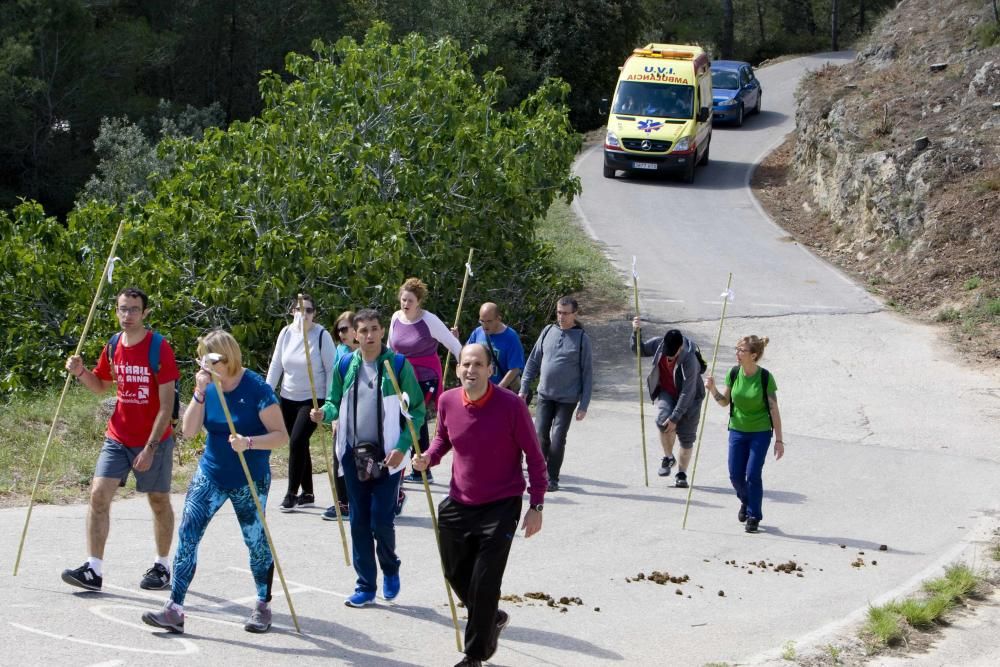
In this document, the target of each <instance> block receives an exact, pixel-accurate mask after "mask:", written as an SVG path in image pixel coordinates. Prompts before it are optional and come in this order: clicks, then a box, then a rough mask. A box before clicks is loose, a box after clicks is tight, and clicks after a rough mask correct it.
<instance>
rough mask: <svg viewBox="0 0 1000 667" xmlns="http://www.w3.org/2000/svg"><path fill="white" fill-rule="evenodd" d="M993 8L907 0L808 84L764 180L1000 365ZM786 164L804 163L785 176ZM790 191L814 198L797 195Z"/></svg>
mask: <svg viewBox="0 0 1000 667" xmlns="http://www.w3.org/2000/svg"><path fill="white" fill-rule="evenodd" d="M993 12H994V8H993V4H992V0H903V1H902V2H900V3H899V5H898V6H897V7H896V8H895V9H894V10H893V11H891V12H890V13H889V14H887V15H886V16H885V18H884V19H883V20H882V21H881V23H880V24H879V25H878V26H877V27H876V28H875V30H874V31H873V33H872V35H871V36H870V37H869V38H868V39H867V40H866V42H865V43H864V44H861V45H859V47H858V56H857V57H856V59H855V60H854V61H853V62H851V63H849V64H847V65H844V66H842V67H827V68H825V69H823V70H821V71H819V72H816V73H815V74H814V75H813V76H811V77H809V78H808V79H806V80H805V81H804V82H803V84H802V86H801V88H800V90H799V105H798V109H797V112H796V132H795V136H794V139H793V140H792V143H791V144H789V145H786V146H785V147H784V148H783V150H782V151H779V154H778V155H776V156H775V158H774V159H773V160H771V162H770V163H766V164H765V165H764V167H762V169H761V170H760V174H759V176H758V179H757V181H758V183H757V185H758V186H759V189H760V188H763V189H764V190H765V192H763V193H762V199H763V200H764V201H765V204H767V203H768V202H769V201H771V202H775V201H777V202H779V203H778V204H777V205H776V206H775V207H772V212H773V213H774V214H775V217H776V218H777V219H778V220H779V222H782V224H786V226H788V227H789V228H790V229H791V230H792V231H793V232H794V233H796V234H797V236H799V237H800V239H801V240H803V241H804V242H806V243H808V244H810V245H813V246H814V247H816V248H817V249H818V250H819V251H820V252H822V253H825V254H827V255H828V256H829V257H831V259H833V260H834V261H836V262H838V263H840V264H841V265H843V266H844V267H845V268H847V269H848V270H850V271H853V272H855V273H856V274H858V275H859V277H861V278H862V279H863V280H864V281H865V282H866V283H867V284H868V285H869V287H870V288H871V289H872V291H874V292H877V293H880V294H882V295H883V296H884V298H885V299H886V300H887V302H888V303H889V304H890V305H895V306H899V307H900V308H903V309H905V310H907V311H909V312H912V313H915V314H919V315H923V316H925V317H928V318H929V319H934V320H937V321H943V322H951V323H952V324H953V326H954V329H953V330H954V332H955V333H956V335H959V336H961V338H962V340H963V341H970V340H971V341H973V342H974V346H973V347H974V348H975V350H974V354H973V356H976V357H979V358H980V359H983V358H984V357H985V358H988V359H993V360H996V359H1000V45H998V39H997V35H998V33H1000V28H998V26H997V24H996V23H995V17H994V13H993ZM782 161H784V163H785V164H784V165H782V164H781V163H782ZM783 166H785V167H788V166H790V171H784V172H783V173H781V172H782V167H783ZM768 189H771V190H772V191H771V192H770V193H768V192H766V191H767V190H768ZM779 189H784V190H785V191H784V192H781V193H779V192H777V190H779ZM788 190H797V191H798V192H799V194H801V195H805V197H804V198H801V197H800V198H795V197H792V198H789V195H791V194H792V193H791V192H788ZM782 201H783V202H785V203H784V204H782V203H780V202H782ZM787 202H800V203H801V202H805V203H804V204H801V206H802V208H801V209H799V208H798V205H796V204H788V203H787ZM810 202H811V203H810ZM774 208H777V210H774Z"/></svg>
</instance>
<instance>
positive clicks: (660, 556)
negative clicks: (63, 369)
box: [0, 58, 1000, 667]
mask: <svg viewBox="0 0 1000 667" xmlns="http://www.w3.org/2000/svg"><path fill="white" fill-rule="evenodd" d="M822 62H823V59H818V58H810V59H802V60H796V61H790V62H787V63H782V64H780V65H776V66H773V67H770V68H767V69H765V70H763V71H761V72H760V77H761V79H762V81H763V83H764V90H765V97H764V105H765V110H766V112H765V113H764V114H762V115H761V116H760V117H759V118H750V119H749V120H748V123H747V125H746V127H745V128H744V129H742V130H739V131H737V130H725V129H722V128H719V129H718V131H717V132H716V134H715V144H714V145H713V147H712V158H713V164H712V165H711V166H710V167H709V168H708V169H706V170H704V171H702V172H701V173H699V174H698V181H697V183H696V184H695V185H694V186H685V185H683V184H681V183H679V182H656V181H648V180H624V179H619V180H615V181H606V180H604V179H603V178H602V177H601V175H600V163H599V154H598V153H596V152H595V153H587V154H585V155H583V156H582V157H581V159H580V162H579V165H578V167H579V172H580V174H581V177H582V178H583V182H584V195H583V197H581V199H580V206H579V209H580V211H581V212H582V213H583V214H584V215H585V217H586V220H587V222H588V224H589V225H590V227H591V229H592V230H593V231H594V232H595V233H596V235H597V236H598V237H599V238H600V239H601V240H603V241H604V242H606V243H607V244H608V245H609V248H610V250H611V253H612V255H613V257H614V258H615V259H616V261H617V263H618V265H619V267H620V268H621V269H622V270H623V272H624V271H627V270H628V264H629V263H630V259H631V256H632V255H637V256H638V257H639V270H640V276H641V280H642V285H643V294H642V299H643V312H644V315H645V316H647V317H648V318H650V319H651V320H653V321H654V322H656V323H657V324H655V325H654V328H656V329H657V330H661V329H662V328H663V327H665V326H666V324H667V323H674V322H682V323H683V324H682V325H681V326H682V327H683V328H684V329H685V330H686V331H688V332H689V333H690V334H691V335H693V336H694V337H695V338H696V339H697V340H698V341H699V342H700V343H701V345H702V348H703V349H705V350H709V351H710V350H711V349H712V343H713V341H714V337H715V331H716V327H717V324H718V323H717V320H716V318H717V314H716V313H717V312H718V310H719V304H718V301H719V297H718V295H719V293H720V292H721V291H722V288H723V287H724V285H725V277H726V272H727V271H730V270H731V271H733V272H734V273H735V275H736V278H735V292H736V301H735V303H734V304H733V312H734V313H735V315H736V317H735V318H734V319H732V320H729V321H727V325H726V330H725V333H724V336H723V341H724V345H723V347H722V352H721V354H720V361H719V363H720V366H721V367H724V368H725V367H728V366H729V365H730V364H732V363H733V359H732V353H731V349H732V343H733V341H734V339H735V337H736V336H737V335H738V334H740V333H743V332H755V333H758V334H762V335H768V336H770V337H771V338H772V340H773V343H772V346H771V348H769V349H768V354H767V365H768V367H769V368H770V369H771V370H772V371H773V372H774V374H775V377H776V378H777V381H778V383H779V387H780V390H779V395H780V400H781V405H782V413H783V416H784V419H785V439H786V441H787V442H788V451H787V454H786V457H785V459H784V460H782V461H781V462H779V463H777V464H775V463H773V462H769V463H768V464H767V466H766V468H765V484H766V486H767V489H768V490H767V493H766V501H765V502H766V504H765V518H764V522H763V524H762V526H763V532H761V533H760V534H758V535H746V534H745V533H743V531H742V527H741V525H740V524H738V523H737V521H736V510H737V503H736V502H735V501H734V499H733V497H732V495H731V492H730V491H729V489H728V479H727V473H726V468H725V416H726V415H725V412H724V411H723V410H720V409H717V408H715V407H712V408H711V409H710V410H709V413H708V421H707V424H706V427H705V439H704V444H703V447H702V452H701V461H700V463H699V468H698V472H697V483H698V488H697V489H696V490H695V492H694V496H693V503H692V506H691V514H690V518H689V524H688V529H687V530H681V520H682V516H683V510H684V498H685V494H684V493H683V492H680V491H679V490H677V489H674V488H672V487H671V486H670V485H669V482H670V481H671V480H663V479H661V478H658V477H656V476H655V468H656V462H657V459H658V456H657V452H656V449H657V447H656V444H655V442H654V440H653V439H652V438H653V437H654V435H655V434H654V432H653V429H652V426H651V419H650V418H649V415H648V411H647V420H648V421H649V422H650V424H649V425H648V426H647V436H648V438H649V468H650V475H651V480H650V486H649V487H648V488H647V487H645V486H644V485H643V474H642V467H641V465H642V464H641V448H640V436H639V428H638V414H639V408H638V405H637V402H636V394H637V391H638V390H637V381H636V376H635V370H634V369H635V365H634V364H635V360H634V358H633V357H631V356H630V355H629V354H628V352H627V348H626V344H627V343H626V341H627V335H628V331H629V325H628V323H627V322H626V321H624V320H623V321H620V322H615V323H612V324H610V325H606V326H600V327H597V326H595V327H592V328H591V329H590V330H591V333H592V334H593V335H594V336H595V338H596V339H597V350H598V355H599V356H598V364H597V366H598V374H599V391H598V394H597V397H596V399H595V401H594V402H593V404H592V406H591V410H590V412H589V414H588V416H587V419H586V421H584V422H582V423H579V424H575V425H574V426H573V428H572V430H571V432H570V444H569V451H568V454H567V459H566V464H565V466H564V471H563V480H562V481H563V485H564V487H565V488H564V490H562V491H560V492H558V493H556V494H551V495H550V496H549V497H548V498H547V499H546V510H545V526H544V529H543V531H542V532H541V534H539V535H538V536H537V537H535V538H532V539H531V540H523V539H518V540H516V542H515V545H514V549H513V551H512V555H511V560H510V565H509V567H508V570H507V576H506V578H505V581H504V592H505V593H506V594H516V595H520V596H523V595H524V594H525V593H527V592H542V593H547V594H550V595H552V596H554V597H556V598H559V597H561V596H568V597H579V598H581V599H582V601H583V604H582V605H570V606H568V607H565V611H563V610H562V609H563V607H559V606H557V607H555V608H553V607H549V606H547V605H544V604H539V603H534V602H506V603H504V604H505V608H507V609H508V610H509V611H510V613H511V617H512V622H511V626H510V627H509V628H508V629H507V630H506V631H505V633H504V636H503V638H502V641H501V647H500V650H499V651H498V653H497V655H496V656H495V659H494V660H493V661H492V662H491V664H493V665H566V666H573V667H576V666H579V665H605V664H620V665H654V664H655V665H660V664H670V665H701V664H704V663H705V662H709V661H728V662H730V663H733V662H743V661H748V660H755V659H761V658H767V657H768V656H773V655H775V652H774V651H775V649H776V648H780V646H781V645H782V644H783V643H784V642H785V641H787V640H797V641H799V643H800V646H802V647H804V646H805V645H806V644H807V643H808V642H809V641H821V640H822V639H821V638H823V637H826V636H828V633H830V632H834V631H836V629H837V628H838V627H839V626H840V625H842V624H843V622H844V619H850V618H852V617H856V615H857V614H858V613H860V611H863V609H864V608H865V607H866V605H867V604H868V603H869V602H870V601H878V600H879V599H881V598H883V597H885V596H887V595H891V594H893V593H894V592H896V591H900V590H905V589H906V588H907V587H912V586H913V585H914V583H915V582H916V581H917V580H919V577H921V576H923V575H926V574H936V573H937V572H938V569H939V568H940V565H941V564H942V563H946V562H948V561H950V560H951V559H953V558H956V557H958V556H959V555H961V554H963V553H969V550H970V549H971V550H974V549H975V548H976V547H975V545H974V544H973V542H972V540H974V539H977V538H979V537H981V536H982V535H983V534H985V533H984V532H983V531H986V530H988V529H989V528H991V527H992V526H993V525H995V522H996V516H997V511H998V509H1000V506H998V501H1000V499H998V497H997V494H996V489H997V487H998V483H997V480H1000V448H998V447H997V445H998V444H1000V443H998V435H997V434H998V433H1000V377H997V376H996V375H992V376H988V375H984V374H981V373H977V372H974V371H970V370H968V369H965V368H962V367H961V366H959V365H958V364H957V363H956V361H955V360H954V358H953V355H952V354H951V352H950V351H949V347H948V346H947V345H945V344H943V343H941V342H939V340H938V338H937V332H936V331H934V330H932V329H929V328H925V327H921V326H918V325H914V324H912V323H910V322H907V321H905V320H903V319H901V318H899V317H897V316H896V315H895V314H893V313H891V312H887V311H885V310H883V309H882V308H880V307H879V305H878V304H877V303H876V302H874V301H872V300H871V299H870V298H869V297H868V296H866V295H865V294H864V293H863V291H861V290H859V289H858V288H856V287H854V286H852V285H851V284H850V283H849V282H848V281H846V280H844V279H843V278H842V277H840V276H839V274H837V273H836V272H835V271H833V270H832V269H830V268H829V267H827V266H826V265H824V264H823V263H821V262H819V261H818V260H816V259H814V258H812V257H811V256H810V255H808V254H807V253H805V252H804V251H802V250H801V249H800V248H798V247H797V246H794V245H793V244H789V243H787V242H785V241H784V240H782V238H781V237H782V236H783V234H782V233H781V232H780V231H779V230H777V229H776V228H775V227H774V226H773V225H771V224H770V223H769V222H768V221H767V220H766V219H765V218H764V217H762V216H761V215H760V214H759V213H758V212H757V211H756V209H755V207H754V205H753V203H752V201H751V199H750V198H749V195H748V194H747V193H746V191H745V189H744V188H743V184H744V182H745V180H746V177H747V172H748V170H749V169H750V166H751V164H752V162H753V161H754V160H755V159H757V158H758V157H759V156H760V155H761V154H762V153H763V152H764V151H765V149H766V148H767V147H769V146H771V145H773V144H775V143H776V142H777V141H778V140H779V139H780V137H781V135H782V134H783V133H784V132H785V131H787V130H788V129H790V127H791V125H790V124H791V118H790V117H789V114H790V110H791V109H792V99H791V94H792V89H793V86H794V82H795V80H796V79H797V78H798V77H799V76H800V75H801V73H802V72H803V71H804V70H805V69H806V68H808V67H817V66H819V65H821V63H822ZM437 478H438V484H437V485H435V487H434V493H435V497H436V498H437V499H439V498H441V497H442V494H443V493H445V492H446V486H445V483H446V482H447V479H448V475H447V471H446V470H442V471H441V472H439V473H437ZM325 486H326V482H325V478H324V477H319V476H317V477H316V488H317V490H318V491H319V492H320V493H322V492H323V490H324V489H325ZM281 487H282V484H281V482H276V483H275V489H276V491H275V494H274V495H275V496H279V495H280V492H281ZM178 490H180V489H178ZM325 495H326V498H322V497H321V500H325V499H328V497H329V492H328V491H327V492H326V494H325ZM182 501H183V496H182V495H180V494H178V495H177V496H175V497H174V506H175V508H177V509H178V510H179V509H180V507H181V503H182ZM84 514H85V509H84V508H83V507H80V506H67V507H39V508H37V509H36V511H35V515H34V517H33V519H32V529H31V533H30V535H29V541H28V545H27V546H26V551H25V560H24V561H23V562H22V568H21V573H20V574H19V576H18V577H17V578H13V577H11V576H10V567H11V564H12V562H13V558H14V555H15V551H16V546H17V544H16V542H17V540H16V538H17V536H18V535H19V531H20V526H21V522H22V521H23V516H24V514H23V510H20V509H10V510H2V511H0V534H2V535H4V536H5V539H4V541H3V542H2V544H0V566H2V571H0V587H2V590H3V591H4V594H5V595H4V602H5V606H4V609H5V614H4V617H3V619H0V645H2V646H3V647H4V648H3V652H2V653H0V664H3V665H7V664H10V665H22V664H36V663H39V662H41V661H43V660H44V661H46V662H47V663H48V664H59V665H63V664H65V665H105V666H108V667H110V666H111V665H139V664H148V663H150V662H153V663H155V664H158V665H178V666H179V665H185V666H187V665H192V664H227V665H228V664H248V663H250V662H251V661H252V662H254V663H262V662H263V663H268V664H295V665H312V664H321V663H322V664H331V663H332V664H345V665H451V664H454V663H455V662H457V660H458V657H459V656H458V655H457V654H456V652H455V647H454V643H453V635H452V633H451V630H450V627H449V625H450V621H449V618H448V609H447V605H446V602H445V597H444V594H443V591H442V583H441V579H440V576H439V570H438V565H437V562H436V560H435V550H434V540H433V537H432V535H431V532H430V528H429V526H430V519H429V516H428V510H427V506H426V503H425V501H424V499H423V498H421V497H420V496H416V495H411V498H410V502H409V503H408V506H407V509H406V513H405V515H404V516H403V517H402V518H401V519H400V521H399V524H398V541H399V552H400V556H401V558H402V560H403V570H402V577H403V592H402V595H401V596H400V598H399V601H398V603H397V604H392V605H389V604H385V603H381V604H379V605H378V606H376V607H374V608H366V609H362V610H352V609H347V608H345V607H344V606H343V605H342V599H343V597H344V596H345V595H346V594H347V593H349V592H350V591H351V590H352V588H353V580H354V577H353V572H352V570H350V569H349V568H347V567H345V566H344V563H343V560H342V558H341V556H340V546H339V544H338V539H339V538H338V537H337V532H336V529H335V527H334V526H333V525H332V524H330V523H326V522H322V521H320V520H319V518H318V510H317V511H314V512H308V513H307V512H302V513H297V514H279V513H276V512H272V513H269V514H270V521H271V525H272V531H273V533H274V536H275V539H276V541H277V543H278V547H279V554H280V556H281V558H282V563H283V565H284V570H285V575H286V577H287V579H288V580H289V582H290V585H291V591H292V597H293V600H294V603H295V607H296V610H297V612H298V614H299V619H300V622H301V624H302V626H303V630H304V631H305V634H304V635H302V636H298V635H296V634H294V633H293V632H292V631H291V629H290V627H291V621H290V618H289V616H288V613H287V608H286V606H285V604H284V601H283V600H282V598H281V596H280V595H279V596H278V597H277V598H276V601H275V610H276V623H277V627H276V629H275V631H274V632H272V633H270V634H267V635H263V636H252V635H248V634H247V633H245V632H243V630H242V627H241V623H242V619H243V618H244V616H245V614H246V613H247V606H248V604H249V601H250V599H251V598H252V595H253V587H252V583H251V579H250V575H249V573H248V572H247V571H246V569H247V564H246V552H245V549H244V547H243V546H242V542H241V538H240V533H239V530H238V529H237V526H236V521H235V518H234V517H233V515H232V512H231V511H229V510H228V509H224V510H222V511H221V512H220V513H219V515H217V517H216V519H215V520H214V521H213V523H212V524H211V525H210V527H209V529H208V532H207V534H206V537H205V541H204V542H203V545H202V549H201V552H200V562H199V567H198V574H197V577H196V578H195V581H194V584H193V587H192V590H191V593H190V596H189V599H188V620H187V634H186V635H184V636H183V637H179V638H178V637H172V636H164V635H161V634H158V633H154V632H151V631H150V629H149V628H147V627H145V626H143V625H141V623H140V622H139V615H140V613H141V611H142V610H143V609H149V608H155V607H157V606H159V605H160V604H162V601H163V600H164V599H165V598H166V595H165V593H147V592H144V591H140V590H139V589H138V588H137V586H136V584H137V580H138V577H139V576H140V574H141V572H142V571H143V570H144V569H145V568H146V567H147V566H148V559H149V557H150V555H151V553H152V543H151V542H152V540H151V525H150V520H149V512H148V509H147V508H146V506H145V503H144V501H143V500H142V499H134V500H127V501H122V502H117V503H116V504H115V505H114V507H113V510H112V520H113V526H112V531H111V537H110V541H109V545H108V550H107V565H106V578H105V587H106V591H105V592H104V593H102V594H100V595H95V594H88V593H83V594H77V593H74V592H73V591H72V590H71V589H69V588H67V587H66V586H65V585H64V584H62V583H61V582H60V581H59V578H58V573H59V571H60V570H61V569H62V568H64V567H69V566H74V567H75V566H76V565H78V564H79V563H80V562H81V561H82V560H83V558H84V556H85V547H84V539H83V518H84ZM882 544H885V545H887V547H888V550H887V551H885V552H881V551H879V550H878V549H879V546H880V545H882ZM860 552H864V553H863V554H862V553H860ZM859 558H860V559H862V561H863V562H864V565H861V566H858V567H854V566H852V563H855V562H857V559H859ZM789 560H794V561H796V563H797V564H799V566H801V567H802V571H801V572H798V573H797V574H801V575H803V576H801V577H799V576H796V574H783V573H776V572H775V571H774V567H773V566H774V565H778V564H781V563H787V562H788V561H789ZM876 561H877V563H876ZM751 562H753V563H760V562H763V563H764V567H759V566H758V565H751V564H750V563H751ZM769 563H770V564H771V566H770V567H769V566H768V564H769ZM654 570H659V571H662V572H669V574H670V575H671V576H674V577H678V578H681V579H683V578H684V577H685V576H687V577H688V579H687V580H686V581H682V582H681V583H675V584H667V585H659V584H656V583H651V582H649V581H630V579H635V577H636V575H638V574H639V573H643V574H647V575H648V574H650V573H652V572H653V571H654ZM276 590H280V589H279V588H278V587H277V585H276ZM720 592H721V595H720ZM852 615H853V616H852Z"/></svg>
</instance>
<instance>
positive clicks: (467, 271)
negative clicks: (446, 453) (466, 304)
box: [418, 248, 475, 453]
mask: <svg viewBox="0 0 1000 667" xmlns="http://www.w3.org/2000/svg"><path fill="white" fill-rule="evenodd" d="M473 252H475V248H469V261H467V262H466V263H465V277H464V278H462V292H461V293H460V294H459V295H458V308H456V309H455V324H453V325H452V328H458V318H459V317H461V316H462V302H463V301H465V288H466V286H467V285H468V284H469V276H471V275H472V253H473ZM450 364H451V355H450V354H449V355H447V356H446V357H445V358H444V370H443V371H441V386H444V383H445V382H447V381H448V366H449V365H450ZM434 431H435V432H437V422H435V424H434ZM418 453H419V452H418Z"/></svg>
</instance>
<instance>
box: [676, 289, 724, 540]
mask: <svg viewBox="0 0 1000 667" xmlns="http://www.w3.org/2000/svg"><path fill="white" fill-rule="evenodd" d="M732 287H733V274H732V272H730V273H729V281H728V282H727V283H726V291H725V292H723V294H722V317H721V318H720V319H719V333H718V334H716V336H715V350H713V351H712V365H711V367H710V368H709V369H708V372H709V375H712V374H714V373H715V360H716V358H718V356H719V341H720V340H721V339H722V324H723V323H724V322H725V321H726V306H728V305H729V302H730V301H732V300H733V289H732ZM707 414H708V396H705V403H704V405H702V406H701V421H700V422H699V423H698V444H697V445H695V448H694V463H693V464H692V465H691V480H690V483H689V485H688V497H687V502H686V503H685V504H684V522H683V523H682V524H681V529H682V530H686V529H687V523H688V510H689V509H690V508H691V492H692V491H694V473H695V471H696V470H697V469H698V453H699V452H700V451H701V434H702V432H703V431H704V430H705V415H707Z"/></svg>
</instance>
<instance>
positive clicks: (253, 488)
mask: <svg viewBox="0 0 1000 667" xmlns="http://www.w3.org/2000/svg"><path fill="white" fill-rule="evenodd" d="M206 356H207V357H208V358H212V357H216V359H214V361H219V360H221V359H222V357H221V355H218V354H217V353H214V352H213V353H211V354H208V355H206ZM201 367H202V368H203V369H204V370H206V371H208V372H209V373H210V374H211V375H212V383H213V384H214V385H215V392H216V393H217V394H218V395H219V403H221V404H222V412H223V413H224V414H225V415H226V423H227V424H229V433H230V435H239V434H238V433H237V432H236V426H235V425H234V424H233V416H232V415H231V414H230V413H229V404H228V403H227V402H226V392H225V391H224V390H223V389H222V380H220V379H219V374H218V373H216V372H215V371H214V370H212V367H211V365H210V364H205V363H203V364H202V366H201ZM236 456H238V457H239V459H240V465H241V466H243V474H244V475H246V478H247V486H249V487H250V495H251V496H253V504H254V505H256V507H257V516H258V517H260V522H261V524H262V525H263V526H264V537H266V538H267V546H268V547H270V549H271V558H273V559H274V569H275V570H277V571H278V578H279V579H280V580H281V588H282V590H284V591H285V598H286V599H287V600H288V610H289V611H290V612H292V623H294V624H295V631H296V632H297V633H299V634H300V635H301V634H302V629H301V628H299V618H298V616H296V615H295V606H294V605H293V604H292V596H291V594H290V593H289V592H288V585H287V584H286V583H285V575H284V573H283V572H282V571H281V563H280V562H279V561H278V551H277V549H275V548H274V540H273V539H271V529H270V528H268V526H267V517H265V516H264V508H263V507H262V506H261V504H260V497H259V496H258V495H257V485H256V484H255V483H254V481H253V478H252V477H251V476H250V468H249V467H248V466H247V460H246V458H245V457H244V456H243V452H236Z"/></svg>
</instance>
